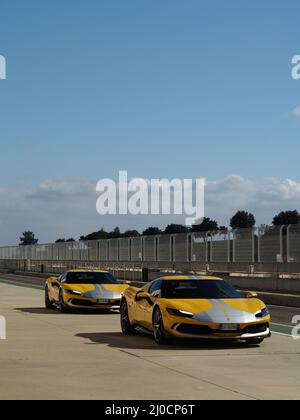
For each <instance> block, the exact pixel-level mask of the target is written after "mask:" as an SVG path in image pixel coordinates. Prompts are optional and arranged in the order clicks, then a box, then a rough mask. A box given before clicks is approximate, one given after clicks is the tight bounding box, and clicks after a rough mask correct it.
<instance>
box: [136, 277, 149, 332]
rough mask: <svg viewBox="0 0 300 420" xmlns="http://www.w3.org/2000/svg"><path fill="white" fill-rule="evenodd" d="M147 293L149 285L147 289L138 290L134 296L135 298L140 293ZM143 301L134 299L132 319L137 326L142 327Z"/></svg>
mask: <svg viewBox="0 0 300 420" xmlns="http://www.w3.org/2000/svg"><path fill="white" fill-rule="evenodd" d="M148 291H149V285H148V286H147V287H144V288H143V289H141V290H139V291H138V292H137V294H136V297H137V296H138V294H139V293H140V292H148ZM145 304H146V302H145V299H142V300H137V299H135V302H134V319H135V321H136V323H137V324H138V325H141V326H144V318H145V316H144V312H145Z"/></svg>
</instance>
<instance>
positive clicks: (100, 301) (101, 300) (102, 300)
mask: <svg viewBox="0 0 300 420" xmlns="http://www.w3.org/2000/svg"><path fill="white" fill-rule="evenodd" d="M97 303H100V304H101V303H102V304H107V303H110V300H109V299H98V300H97Z"/></svg>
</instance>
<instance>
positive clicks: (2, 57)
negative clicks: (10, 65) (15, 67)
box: [0, 55, 6, 80]
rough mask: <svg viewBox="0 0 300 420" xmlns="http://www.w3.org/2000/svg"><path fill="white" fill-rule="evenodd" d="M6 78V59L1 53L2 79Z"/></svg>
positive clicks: (0, 76)
mask: <svg viewBox="0 0 300 420" xmlns="http://www.w3.org/2000/svg"><path fill="white" fill-rule="evenodd" d="M5 79H6V59H5V57H4V56H3V55H0V80H5Z"/></svg>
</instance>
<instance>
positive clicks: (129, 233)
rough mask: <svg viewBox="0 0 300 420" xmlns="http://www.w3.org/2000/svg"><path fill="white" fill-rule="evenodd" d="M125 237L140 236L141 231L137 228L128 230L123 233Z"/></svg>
mask: <svg viewBox="0 0 300 420" xmlns="http://www.w3.org/2000/svg"><path fill="white" fill-rule="evenodd" d="M123 236H124V238H135V237H137V236H140V234H139V232H138V231H137V230H126V231H125V232H124V233H123Z"/></svg>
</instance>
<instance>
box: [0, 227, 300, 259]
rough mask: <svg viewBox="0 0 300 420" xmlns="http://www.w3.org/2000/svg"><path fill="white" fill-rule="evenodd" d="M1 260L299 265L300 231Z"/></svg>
mask: <svg viewBox="0 0 300 420" xmlns="http://www.w3.org/2000/svg"><path fill="white" fill-rule="evenodd" d="M0 260H23V261H26V260H34V261H81V262H85V261H99V262H138V263H147V262H152V263H155V262H159V263H165V262H168V263H170V262H171V263H183V262H199V263H249V264H251V263H253V264H254V263H298V262H300V226H298V225H295V226H288V227H287V226H282V227H270V226H261V227H259V228H253V229H238V230H230V229H226V230H224V231H216V232H199V233H188V234H174V235H157V236H140V237H134V238H119V239H107V240H105V239H102V240H96V241H79V242H64V243H55V244H44V245H39V244H38V245H27V246H15V247H0Z"/></svg>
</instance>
